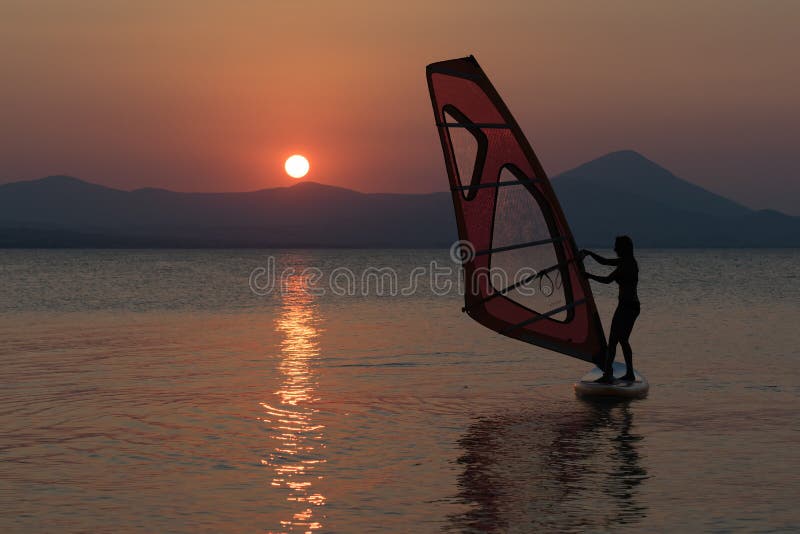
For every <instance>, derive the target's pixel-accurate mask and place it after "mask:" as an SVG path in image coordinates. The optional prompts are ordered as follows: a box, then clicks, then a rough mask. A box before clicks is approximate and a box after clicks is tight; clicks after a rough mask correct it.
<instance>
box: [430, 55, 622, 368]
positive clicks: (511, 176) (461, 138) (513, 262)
mask: <svg viewBox="0 0 800 534" xmlns="http://www.w3.org/2000/svg"><path fill="white" fill-rule="evenodd" d="M427 78H428V88H429V90H430V95H431V102H432V103H433V112H434V116H435V118H436V126H437V129H438V131H439V137H440V140H441V143H442V150H443V152H444V159H445V165H446V167H447V175H448V177H449V180H450V189H451V191H452V197H453V205H454V207H455V212H456V221H457V224H458V235H459V244H458V246H459V247H460V248H459V249H458V250H457V254H458V255H459V257H460V259H461V260H462V264H463V267H464V282H465V285H464V289H465V296H464V311H465V312H466V313H467V314H469V316H470V317H472V318H473V319H475V320H476V321H478V322H479V323H481V324H482V325H484V326H486V327H488V328H490V329H492V330H494V331H495V332H499V333H500V334H503V335H506V336H509V337H512V338H516V339H520V340H522V341H526V342H528V343H532V344H534V345H539V346H542V347H545V348H548V349H551V350H555V351H558V352H561V353H564V354H568V355H570V356H574V357H576V358H580V359H581V360H586V361H591V362H594V363H597V364H599V363H600V362H602V361H603V358H604V357H605V350H606V339H605V335H604V333H603V328H602V325H601V323H600V317H599V315H598V313H597V307H596V305H595V302H594V298H593V297H592V290H591V288H590V286H589V281H588V279H587V278H586V274H585V272H584V269H583V264H582V262H581V260H580V257H579V255H578V249H577V247H576V246H575V240H574V239H573V237H572V232H571V231H570V229H569V225H568V224H567V220H566V218H565V217H564V213H563V211H562V210H561V206H560V205H559V203H558V199H557V198H556V195H555V192H554V191H553V188H552V186H551V184H550V181H549V180H548V178H547V175H546V174H545V172H544V170H543V169H542V166H541V164H540V163H539V160H538V159H537V158H536V155H535V154H534V152H533V149H532V148H531V146H530V144H529V143H528V140H527V139H526V138H525V136H524V135H523V133H522V130H521V129H520V127H519V125H518V124H517V122H516V121H515V120H514V117H512V115H511V113H510V112H509V110H508V108H507V107H506V105H505V104H504V103H503V101H502V100H501V98H500V95H499V94H498V93H497V91H496V90H495V88H494V87H493V86H492V84H491V82H490V81H489V78H487V76H486V74H484V72H483V70H482V69H481V68H480V66H479V65H478V62H477V61H476V60H475V58H474V57H472V56H470V57H467V58H460V59H453V60H449V61H442V62H439V63H433V64H431V65H428V68H427ZM451 250H453V249H451Z"/></svg>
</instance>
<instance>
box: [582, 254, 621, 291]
mask: <svg viewBox="0 0 800 534" xmlns="http://www.w3.org/2000/svg"><path fill="white" fill-rule="evenodd" d="M581 254H582V255H583V256H591V257H592V258H594V261H596V262H597V263H599V264H600V265H619V264H620V263H622V259H621V258H604V257H603V256H601V255H599V254H595V253H594V252H592V251H591V250H586V249H583V250H581ZM606 283H607V282H606Z"/></svg>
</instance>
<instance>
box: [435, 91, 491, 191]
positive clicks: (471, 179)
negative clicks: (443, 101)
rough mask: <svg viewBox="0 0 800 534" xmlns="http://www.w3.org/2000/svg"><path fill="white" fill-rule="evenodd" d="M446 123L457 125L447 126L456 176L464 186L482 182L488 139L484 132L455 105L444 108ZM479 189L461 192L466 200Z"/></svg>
mask: <svg viewBox="0 0 800 534" xmlns="http://www.w3.org/2000/svg"><path fill="white" fill-rule="evenodd" d="M443 115H444V120H445V123H446V124H454V125H457V126H453V127H449V128H447V135H448V137H449V139H450V145H451V147H452V151H453V159H454V160H455V164H456V165H455V166H456V175H457V176H456V178H457V180H458V184H459V185H460V186H462V187H465V186H471V185H477V184H478V183H480V176H481V171H482V169H483V162H484V159H485V157H486V146H487V139H486V136H485V135H484V133H483V132H482V131H481V130H480V128H477V127H475V126H473V122H472V121H470V120H469V119H468V118H467V117H466V116H465V115H464V114H463V113H461V112H459V111H458V110H457V109H455V108H454V107H453V106H446V107H445V109H444V113H443ZM476 193H477V189H472V190H470V189H464V190H462V191H461V194H462V195H463V196H464V198H465V199H466V200H472V199H473V198H475V194H476Z"/></svg>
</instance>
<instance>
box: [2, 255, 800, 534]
mask: <svg viewBox="0 0 800 534" xmlns="http://www.w3.org/2000/svg"><path fill="white" fill-rule="evenodd" d="M599 252H601V253H603V252H604V251H599ZM605 253H606V254H610V252H609V251H605ZM637 258H638V261H639V266H640V287H639V293H640V298H641V302H642V313H641V315H640V317H639V320H638V322H637V324H636V327H635V329H634V332H633V335H632V337H631V344H632V346H633V350H634V365H635V367H636V369H637V371H639V372H640V373H642V374H643V375H645V376H646V377H647V379H648V380H649V382H650V394H649V396H648V397H647V398H646V399H641V400H630V401H620V402H597V401H586V400H581V399H578V398H576V397H575V395H574V392H573V388H572V385H573V383H574V382H575V380H576V379H578V378H579V377H580V376H581V375H583V374H584V373H586V372H587V371H588V370H590V367H591V366H590V365H589V364H587V363H586V362H583V361H580V360H578V359H575V358H572V357H568V356H564V355H562V354H558V353H555V352H552V351H548V350H545V349H542V348H538V347H535V346H531V345H528V344H525V343H522V342H519V341H516V340H513V339H509V338H506V337H503V336H500V335H498V334H496V333H494V332H492V331H490V330H487V329H485V328H483V327H482V326H481V325H479V324H478V323H476V322H474V321H472V320H471V319H470V318H469V317H467V316H466V315H465V314H463V313H462V312H461V306H462V305H463V299H462V297H461V295H460V291H461V281H460V275H459V266H458V265H457V264H455V263H454V262H453V261H452V260H451V258H450V254H449V252H448V251H447V250H419V251H415V250H3V251H2V252H0V531H2V532H4V533H10V532H114V533H117V532H342V533H362V532H414V533H425V532H584V531H591V532H611V531H614V532H626V531H631V532H640V531H647V532H689V531H708V532H787V531H797V530H800V505H799V504H798V503H800V445H799V444H800V250H733V249H720V250H640V251H637ZM587 265H588V266H589V269H590V270H592V271H594V272H597V273H602V272H604V268H602V267H601V266H597V265H595V264H588V263H587ZM594 288H595V296H596V301H597V304H598V307H599V309H600V312H601V316H602V320H603V324H604V325H605V327H606V328H607V327H608V325H609V324H610V316H611V314H612V313H613V310H614V306H615V298H616V296H615V288H614V287H610V286H601V285H598V284H595V285H594ZM619 357H620V358H621V355H620V356H619Z"/></svg>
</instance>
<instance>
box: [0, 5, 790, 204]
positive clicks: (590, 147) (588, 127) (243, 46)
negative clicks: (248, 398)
mask: <svg viewBox="0 0 800 534" xmlns="http://www.w3.org/2000/svg"><path fill="white" fill-rule="evenodd" d="M798 23H800V2H793V1H786V2H778V1H764V2H755V1H753V2H749V1H748V2H740V1H730V0H726V1H716V2H703V1H699V2H697V1H691V2H649V1H648V2H641V1H624V2H622V1H618V2H546V3H545V2H542V3H537V2H529V1H520V2H502V1H495V2H485V1H481V2H465V1H458V2H427V1H423V2H410V1H404V2H393V3H391V4H390V3H388V2H377V1H375V2H374V1H364V2H338V1H337V2H323V1H319V2H311V1H295V2H289V1H275V2H257V1H248V2H236V1H225V2H222V1H220V2H210V1H199V0H195V1H186V2H178V1H170V2H156V1H143V0H131V1H122V0H97V1H75V2H64V1H62V0H53V1H44V0H38V1H35V2H32V1H29V0H4V1H3V2H2V4H0V66H2V73H3V74H2V79H1V80H0V98H2V107H1V108H0V109H2V115H1V116H0V181H15V180H20V179H30V178H38V177H41V176H45V175H48V174H70V175H73V176H77V177H80V178H83V179H86V180H89V181H94V182H98V183H102V184H106V185H110V186H114V187H120V188H125V189H132V188H137V187H145V186H152V187H165V188H169V189H176V190H184V191H237V190H251V189H259V188H263V187H272V186H278V185H286V184H288V183H289V182H290V179H289V178H287V177H286V175H285V174H284V172H283V161H284V160H285V158H286V157H287V156H289V155H291V154H292V153H295V152H300V153H303V154H305V155H306V156H308V158H309V159H310V160H311V165H312V170H311V173H310V174H309V176H308V179H311V180H315V181H320V182H324V183H330V184H336V185H342V186H345V187H350V188H354V189H358V190H362V191H398V192H426V191H434V190H444V189H445V188H446V180H445V178H444V176H443V173H444V166H443V164H442V156H441V153H440V149H439V141H438V138H437V135H436V132H435V129H434V127H433V119H432V113H431V110H430V103H429V101H428V94H427V87H426V84H425V77H424V67H425V65H426V64H427V63H429V62H432V61H436V60H440V59H447V58H450V57H458V56H463V55H467V54H469V53H474V54H475V55H476V57H477V58H478V60H479V61H480V62H481V64H482V66H483V67H484V69H485V70H486V72H487V73H488V74H489V76H490V77H491V78H492V80H493V82H494V83H495V85H496V86H497V88H498V89H499V91H500V94H501V95H503V97H504V98H505V100H506V102H507V103H508V104H509V107H510V108H511V110H512V112H513V113H514V114H515V115H516V117H517V119H518V121H519V122H520V124H521V125H522V127H523V129H524V130H525V132H526V133H527V135H528V137H529V138H530V140H531V142H532V144H533V146H534V149H535V150H536V151H537V153H538V154H539V156H540V158H541V160H542V162H543V164H544V166H545V168H546V169H547V170H548V172H549V173H550V174H551V175H554V174H556V173H558V172H560V171H563V170H566V169H568V168H570V167H572V166H574V165H577V164H579V163H582V162H584V161H586V160H588V159H591V158H593V157H596V156H599V155H602V154H604V153H606V152H609V151H612V150H618V149H623V148H631V149H634V150H637V151H640V152H642V153H643V154H645V155H646V156H648V157H650V158H651V159H654V160H655V161H657V162H659V163H661V164H663V165H665V166H667V167H668V168H669V169H671V170H673V171H674V172H676V173H677V174H679V175H680V176H683V177H685V178H687V179H689V180H692V181H694V182H696V183H698V184H700V185H703V186H705V187H708V188H710V189H712V190H715V191H717V192H720V193H722V194H725V195H729V196H731V197H733V198H734V199H736V200H739V201H740V202H743V203H745V204H747V205H750V206H754V207H773V208H777V209H782V210H784V211H787V212H790V213H795V214H800V202H798V199H800V151H798V148H797V145H798V140H800V59H799V58H800V54H798V50H800V38H799V37H798V35H800V32H798V31H797V26H798Z"/></svg>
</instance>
